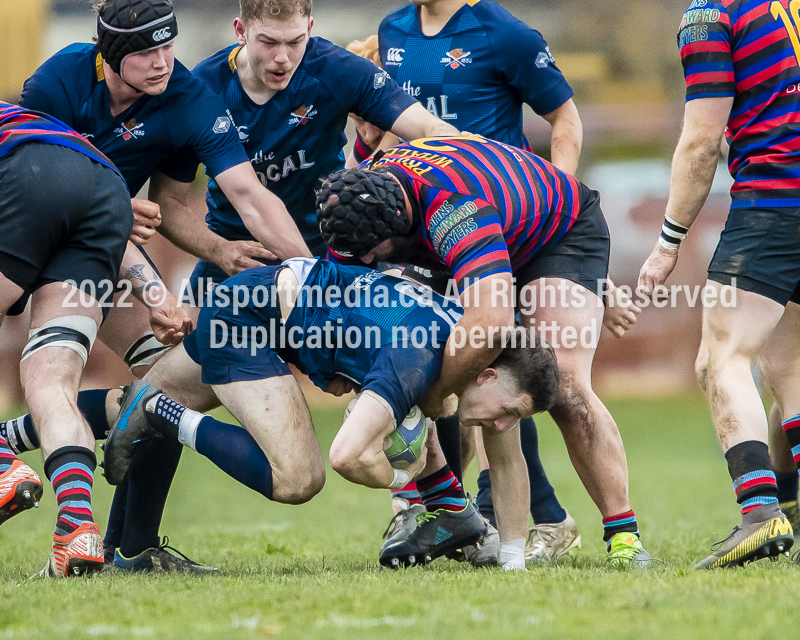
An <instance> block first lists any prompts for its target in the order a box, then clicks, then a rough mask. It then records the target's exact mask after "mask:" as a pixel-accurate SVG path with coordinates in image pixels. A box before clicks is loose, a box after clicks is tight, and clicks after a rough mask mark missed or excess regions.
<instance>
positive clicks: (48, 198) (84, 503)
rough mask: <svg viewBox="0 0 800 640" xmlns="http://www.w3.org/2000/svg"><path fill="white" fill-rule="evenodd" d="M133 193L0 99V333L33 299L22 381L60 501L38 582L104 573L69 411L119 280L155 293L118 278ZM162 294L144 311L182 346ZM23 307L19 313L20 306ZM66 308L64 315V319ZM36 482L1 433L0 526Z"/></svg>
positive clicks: (41, 118) (78, 437)
mask: <svg viewBox="0 0 800 640" xmlns="http://www.w3.org/2000/svg"><path fill="white" fill-rule="evenodd" d="M132 224H133V217H132V214H131V204H130V196H129V194H128V190H127V189H126V186H125V183H124V181H123V180H122V176H120V174H119V172H118V171H117V169H116V168H115V167H114V165H113V164H112V163H111V162H110V161H109V160H108V158H106V157H105V156H104V155H103V154H102V153H100V152H99V151H98V150H97V149H95V148H94V147H93V146H92V145H91V144H89V143H88V142H87V141H86V140H84V138H82V137H81V136H80V135H78V134H77V133H76V132H75V131H73V130H71V129H69V128H68V127H67V126H65V125H64V124H63V123H61V122H59V121H58V120H56V119H55V118H50V117H48V116H45V115H44V114H39V113H36V112H32V111H29V110H26V109H22V108H20V107H17V106H15V105H10V104H7V103H4V102H0V324H1V323H2V320H3V317H4V316H5V315H6V312H7V311H8V310H9V309H10V308H11V307H12V305H15V304H16V303H17V302H19V301H20V300H25V301H27V298H28V296H31V297H32V300H33V302H32V312H31V331H30V337H29V340H28V344H27V345H26V346H25V349H24V350H23V353H22V361H21V363H20V378H21V380H22V385H23V388H24V389H25V399H26V401H27V403H28V406H29V407H30V411H31V415H33V416H35V418H36V422H37V424H38V425H39V438H40V440H41V443H42V453H43V455H44V469H45V474H46V475H47V478H48V479H49V480H50V481H51V482H52V483H53V490H54V491H55V494H56V500H57V501H58V520H57V522H56V530H55V534H54V536H53V545H52V550H51V553H50V558H49V560H48V563H47V566H46V567H45V569H44V570H43V571H42V575H44V576H52V577H59V578H62V577H67V576H69V575H82V574H87V573H93V572H95V571H98V570H100V569H102V567H103V542H102V539H101V538H100V531H99V529H98V527H97V525H96V524H95V523H94V518H93V514H92V504H91V498H92V484H93V479H94V470H95V466H96V463H97V461H96V458H95V455H94V438H93V436H92V433H91V430H90V429H89V427H88V425H87V424H86V421H85V420H84V418H83V417H82V416H81V413H80V411H79V409H78V406H77V404H76V398H77V394H78V388H79V385H80V380H81V374H82V371H83V367H84V365H85V364H86V360H87V358H88V357H89V352H90V351H91V349H92V345H93V344H94V340H95V337H96V335H97V330H98V328H99V326H100V325H101V324H102V322H103V318H104V315H105V313H106V312H107V310H108V306H107V303H106V305H105V306H104V305H103V304H102V302H101V300H102V298H101V296H100V295H99V294H101V293H102V292H103V291H105V292H106V293H107V294H110V293H111V292H112V291H113V290H114V287H115V285H116V282H117V277H118V276H121V277H123V278H126V279H128V280H130V281H131V283H132V285H133V286H132V289H133V290H134V291H135V292H137V295H138V296H139V298H140V299H143V297H142V294H143V292H144V291H147V292H148V293H149V295H153V293H154V291H153V288H157V289H159V290H160V291H161V292H163V293H166V290H165V289H164V287H163V284H162V283H161V282H160V281H159V280H158V278H157V276H156V275H155V274H154V273H150V274H149V276H150V277H148V278H147V281H146V283H143V284H147V289H146V290H145V289H144V287H141V286H139V276H144V275H145V274H144V273H143V271H141V270H137V271H135V273H131V271H130V269H129V268H126V269H124V270H123V272H122V273H120V267H121V265H122V264H123V254H125V252H126V245H127V246H128V253H127V254H126V256H125V257H126V261H125V262H126V264H127V265H130V264H132V263H133V261H135V260H136V258H137V256H138V257H139V259H140V260H141V256H140V255H139V251H138V249H136V247H135V246H134V245H133V244H130V243H129V242H128V236H129V235H130V233H131V227H132ZM174 302H175V298H174V296H171V295H169V294H167V295H164V296H162V305H159V306H158V307H156V306H153V307H149V316H150V319H151V324H152V327H153V328H154V330H155V331H156V333H157V334H158V337H159V339H160V340H162V341H164V342H165V343H170V342H175V341H179V340H180V339H181V338H182V337H183V334H184V333H185V332H186V331H187V330H188V329H189V327H190V326H191V324H190V322H189V320H188V318H187V317H186V316H185V314H183V313H182V310H180V309H178V308H176V307H175V305H174ZM17 308H18V309H19V310H21V309H22V308H24V304H21V305H17ZM67 309H70V310H69V311H67ZM41 496H42V484H41V482H40V481H39V478H38V477H37V475H36V473H35V472H34V471H33V470H32V469H31V468H30V467H29V466H28V465H26V464H25V463H24V462H22V461H21V460H20V459H19V458H17V457H16V455H15V454H14V452H13V451H12V449H11V447H10V444H9V442H8V440H6V439H5V437H2V436H0V523H2V522H5V521H6V520H7V519H8V518H10V517H12V516H14V515H16V514H18V513H21V512H22V511H24V510H25V509H29V508H30V507H32V506H37V507H38V506H39V499H40V498H41Z"/></svg>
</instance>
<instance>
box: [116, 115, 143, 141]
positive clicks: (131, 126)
mask: <svg viewBox="0 0 800 640" xmlns="http://www.w3.org/2000/svg"><path fill="white" fill-rule="evenodd" d="M143 127H144V123H141V122H136V118H131V119H130V120H128V121H127V122H123V123H122V126H121V127H117V128H116V129H114V133H116V134H117V137H118V138H122V139H123V140H130V139H131V138H141V137H142V136H143V135H144V128H143Z"/></svg>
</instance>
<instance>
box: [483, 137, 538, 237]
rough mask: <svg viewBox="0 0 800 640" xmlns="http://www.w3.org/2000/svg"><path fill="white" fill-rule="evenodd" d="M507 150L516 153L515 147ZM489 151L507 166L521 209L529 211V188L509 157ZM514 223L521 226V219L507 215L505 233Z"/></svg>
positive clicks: (504, 224)
mask: <svg viewBox="0 0 800 640" xmlns="http://www.w3.org/2000/svg"><path fill="white" fill-rule="evenodd" d="M507 151H511V153H516V151H515V150H514V149H510V148H508V149H507ZM489 152H490V153H492V155H493V156H494V157H495V160H496V161H498V162H499V163H500V164H502V165H503V168H505V170H506V173H508V175H509V177H510V178H511V182H512V184H513V185H514V189H515V190H516V192H517V197H518V198H519V210H520V211H528V210H529V209H528V189H526V188H525V186H524V185H523V184H522V183H520V181H519V179H518V177H517V174H516V172H515V171H514V169H513V168H512V167H511V163H509V161H508V158H504V157H503V156H502V155H500V154H499V153H497V152H496V151H493V150H491V149H489ZM512 224H516V225H517V226H519V221H518V220H513V218H512V216H509V215H507V216H505V220H504V222H503V234H505V233H506V232H507V231H508V230H509V228H510V227H511V225H512Z"/></svg>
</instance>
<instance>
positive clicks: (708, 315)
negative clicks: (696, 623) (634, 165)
mask: <svg viewBox="0 0 800 640" xmlns="http://www.w3.org/2000/svg"><path fill="white" fill-rule="evenodd" d="M791 6H792V7H794V4H793V3H792V5H791ZM796 16H797V11H796V8H795V9H794V10H793V13H792V15H790V13H789V12H788V11H787V8H786V4H785V3H782V2H777V1H775V2H769V1H767V0H736V1H735V2H716V1H714V0H707V1H706V0H703V1H702V2H701V1H700V0H696V1H695V2H693V3H692V5H691V6H690V7H689V9H688V10H687V11H686V13H685V14H684V16H683V20H682V21H681V26H680V31H679V33H678V45H679V47H680V52H681V59H682V61H683V67H684V73H685V76H686V107H685V111H684V118H683V130H682V132H681V137H680V140H679V141H678V146H677V148H676V149H675V155H674V157H673V161H672V177H671V181H670V192H669V199H668V201H667V209H666V216H665V220H664V224H663V227H662V231H661V236H660V238H659V240H658V243H657V244H656V246H655V248H654V249H653V252H652V253H651V254H650V257H649V258H648V259H647V261H646V262H645V263H644V265H643V266H642V269H641V271H640V273H639V286H640V287H641V288H643V289H644V290H645V291H646V292H647V293H648V294H651V295H655V294H657V293H658V291H657V290H656V288H657V287H659V286H660V285H663V284H664V282H665V281H666V279H667V278H668V277H669V275H670V274H671V273H672V270H673V269H674V267H675V264H676V263H677V260H678V253H679V248H680V244H681V240H683V238H684V237H685V236H686V233H687V232H688V230H689V228H690V227H691V225H692V223H693V222H694V221H695V219H696V218H697V216H698V214H699V213H700V209H701V208H702V206H703V204H704V203H705V201H706V198H707V196H708V192H709V189H710V188H711V182H712V180H713V178H714V173H715V171H716V167H717V157H718V153H719V149H720V141H721V139H722V136H723V134H724V133H725V132H726V131H727V134H726V136H727V138H728V141H729V142H730V153H729V155H728V167H729V169H730V173H731V176H733V178H734V184H733V187H731V198H732V202H731V210H730V213H729V215H728V220H727V222H726V224H725V229H724V230H723V231H722V235H721V236H720V240H719V244H718V245H717V249H716V251H715V253H714V257H713V258H712V259H711V264H710V265H709V267H708V282H707V285H706V292H705V293H704V296H703V298H704V310H703V335H702V342H701V344H700V352H699V354H698V356H697V363H696V371H697V377H698V380H699V381H700V385H701V386H702V387H703V389H704V390H705V392H706V394H707V396H708V400H709V403H710V405H711V417H712V419H713V421H714V426H715V427H716V430H717V435H718V437H719V441H720V444H721V445H722V449H723V451H725V458H726V460H727V462H728V471H729V473H730V476H731V479H732V480H733V489H734V492H735V493H736V501H737V502H738V503H739V504H740V505H741V512H742V524H741V526H737V527H736V528H734V530H733V533H731V535H729V536H728V537H727V538H726V539H725V540H723V541H722V542H721V543H719V544H718V545H715V548H714V551H713V553H712V554H711V555H709V556H708V557H707V558H705V559H704V560H702V561H701V562H699V563H698V564H697V568H700V569H712V568H718V567H720V568H721V567H730V566H739V565H742V564H744V563H745V562H749V561H751V560H757V559H760V558H766V557H770V556H778V555H780V554H781V553H783V552H786V553H788V551H787V550H788V549H789V547H791V545H792V544H793V539H792V528H791V526H790V524H789V522H788V521H787V519H786V517H785V516H784V514H783V513H782V512H781V509H780V507H779V506H778V489H777V487H776V481H775V473H774V470H773V468H772V464H771V463H770V457H769V451H768V448H767V429H768V428H767V417H766V415H765V412H764V405H763V403H762V401H761V398H760V396H759V394H758V389H757V388H756V385H755V382H754V380H753V375H752V370H751V367H752V364H753V362H754V360H755V359H756V358H758V359H759V363H760V369H761V372H762V374H763V376H764V380H765V383H766V385H767V386H768V387H769V388H770V390H771V391H772V393H773V395H774V397H775V399H776V401H777V404H778V407H779V410H780V414H781V415H780V419H781V420H782V422H783V428H784V430H785V433H786V437H787V438H788V440H789V445H790V446H791V448H792V453H793V454H794V459H795V461H796V462H798V461H800V455H798V451H800V367H798V362H800V361H799V360H798V354H800V306H798V305H799V304H800V197H798V191H797V190H798V188H800V153H799V152H798V151H797V149H798V144H797V128H796V125H795V121H796V120H797V119H798V114H800V98H798V93H797V91H796V90H795V89H796V87H797V86H798V83H800V68H799V67H800V47H798V40H797V25H796ZM731 289H733V292H734V293H735V298H734V300H735V304H734V305H733V306H731V305H725V304H720V301H721V299H722V298H721V296H722V295H728V294H731Z"/></svg>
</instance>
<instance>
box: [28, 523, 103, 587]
mask: <svg viewBox="0 0 800 640" xmlns="http://www.w3.org/2000/svg"><path fill="white" fill-rule="evenodd" d="M102 570H103V538H102V537H101V536H100V530H99V529H98V528H97V525H96V524H95V523H94V522H83V523H81V526H79V527H78V528H77V529H75V531H73V532H72V533H70V534H68V535H65V536H60V535H58V534H55V535H53V549H52V550H51V552H50V559H49V560H48V562H47V566H45V568H44V569H42V570H41V571H40V572H39V575H40V576H42V577H43V578H67V577H69V576H83V575H91V574H92V573H95V572H96V571H102Z"/></svg>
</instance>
